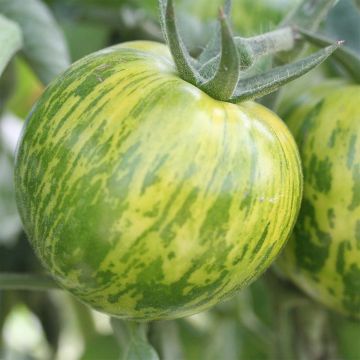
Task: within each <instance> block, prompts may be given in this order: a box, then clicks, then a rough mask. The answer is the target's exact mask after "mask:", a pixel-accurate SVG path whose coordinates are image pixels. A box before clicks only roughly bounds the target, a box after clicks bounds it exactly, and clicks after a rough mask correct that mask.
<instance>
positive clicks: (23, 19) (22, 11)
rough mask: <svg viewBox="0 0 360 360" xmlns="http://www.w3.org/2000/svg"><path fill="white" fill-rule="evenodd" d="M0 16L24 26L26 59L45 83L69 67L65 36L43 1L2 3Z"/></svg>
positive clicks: (5, 1)
mask: <svg viewBox="0 0 360 360" xmlns="http://www.w3.org/2000/svg"><path fill="white" fill-rule="evenodd" d="M0 13H3V14H4V15H5V16H6V17H8V18H9V19H11V20H13V21H15V22H16V23H18V25H19V26H20V27H21V30H22V32H23V37H24V47H23V51H24V54H25V57H26V58H27V60H28V61H29V63H30V65H31V67H32V68H33V69H34V71H35V73H36V74H37V76H38V77H39V78H40V80H41V81H42V82H43V83H44V84H47V83H49V82H50V81H51V80H52V79H53V78H54V77H55V76H56V75H58V74H59V73H61V72H62V71H63V70H64V69H66V68H67V67H68V66H69V64H70V57H69V52H68V49H67V45H66V42H65V39H64V36H63V34H62V32H61V31H60V29H59V28H58V26H57V24H56V21H55V19H54V17H53V16H52V14H51V12H50V11H49V9H48V8H47V6H46V5H45V4H43V3H42V2H41V1H40V0H27V1H23V0H0Z"/></svg>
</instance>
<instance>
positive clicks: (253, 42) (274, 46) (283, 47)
mask: <svg viewBox="0 0 360 360" xmlns="http://www.w3.org/2000/svg"><path fill="white" fill-rule="evenodd" d="M295 37H296V36H295V33H294V31H293V29H292V28H291V27H290V26H286V27H283V28H280V29H277V30H274V31H270V32H267V33H265V34H262V35H258V36H254V37H251V38H247V39H246V38H245V39H244V38H239V37H236V38H235V41H236V43H237V44H238V45H239V46H243V43H244V42H245V43H246V44H247V45H248V46H249V47H250V48H251V49H252V51H253V53H254V55H255V56H256V57H259V56H263V55H270V54H274V53H277V52H280V51H288V50H291V49H292V48H293V47H294V44H295Z"/></svg>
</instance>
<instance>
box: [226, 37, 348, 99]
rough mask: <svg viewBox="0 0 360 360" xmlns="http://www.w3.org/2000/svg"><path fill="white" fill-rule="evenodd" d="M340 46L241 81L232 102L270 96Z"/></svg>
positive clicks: (338, 44) (328, 48)
mask: <svg viewBox="0 0 360 360" xmlns="http://www.w3.org/2000/svg"><path fill="white" fill-rule="evenodd" d="M340 45H341V42H338V43H336V44H334V45H332V46H329V47H326V48H325V49H322V50H319V51H317V52H316V53H314V54H312V55H310V56H308V57H306V58H305V59H301V60H298V61H296V62H294V63H291V64H287V65H283V66H278V67H276V68H273V69H271V70H269V71H267V72H265V73H262V74H260V75H255V76H252V77H248V78H244V79H240V81H239V82H238V88H237V90H236V91H235V94H234V96H233V97H232V98H231V99H230V100H231V101H232V102H239V101H245V100H251V99H254V98H256V97H261V96H264V95H267V94H270V93H271V92H273V91H275V90H277V89H278V88H280V86H282V85H284V84H287V83H288V82H290V81H292V80H294V79H297V78H298V77H300V76H302V75H304V74H306V73H307V72H309V71H310V70H312V69H313V68H314V67H316V66H317V65H319V64H321V63H322V62H323V61H325V60H326V59H327V58H328V57H329V56H330V55H331V54H332V53H333V52H334V51H335V50H336V49H337V48H338V47H339V46H340Z"/></svg>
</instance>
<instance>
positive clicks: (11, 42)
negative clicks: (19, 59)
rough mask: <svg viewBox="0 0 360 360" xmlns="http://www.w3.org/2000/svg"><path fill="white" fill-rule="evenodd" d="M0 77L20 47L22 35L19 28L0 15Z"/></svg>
mask: <svg viewBox="0 0 360 360" xmlns="http://www.w3.org/2000/svg"><path fill="white" fill-rule="evenodd" d="M0 46H1V52H0V75H1V74H2V73H3V71H4V69H5V67H6V65H7V64H8V62H9V61H10V59H11V58H12V57H13V56H14V54H15V53H16V52H17V51H18V50H19V49H20V48H21V46H22V34H21V30H20V28H19V26H18V25H17V24H16V23H14V22H13V21H11V20H9V19H7V18H6V17H5V16H2V15H0Z"/></svg>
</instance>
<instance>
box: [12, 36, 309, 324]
mask: <svg viewBox="0 0 360 360" xmlns="http://www.w3.org/2000/svg"><path fill="white" fill-rule="evenodd" d="M15 183H16V194H17V202H18V207H19V211H20V214H21V218H22V221H23V224H24V227H25V229H26V232H27V234H28V236H29V238H30V241H31V243H32V245H33V247H34V249H35V251H36V253H37V255H38V256H39V258H40V259H41V261H42V263H43V264H44V266H45V267H46V269H47V270H48V271H49V272H50V273H51V274H52V275H53V276H54V278H55V279H56V280H57V281H58V282H59V284H60V285H61V286H63V287H64V288H65V289H68V290H69V291H70V292H71V293H73V294H74V295H75V296H77V297H78V298H79V299H81V300H82V301H84V302H85V303H87V304H89V305H91V306H92V307H94V308H95V309H98V310H99V311H102V312H105V313H107V314H110V315H113V316H118V317H123V318H131V319H137V320H150V319H161V318H166V319H169V318H176V317H180V316H186V315H190V314H193V313H195V312H199V311H202V310H205V309H208V308H209V307H211V306H213V305H215V304H217V303H218V302H220V301H221V300H224V299H226V298H228V297H230V296H231V295H233V294H234V293H235V292H236V291H237V290H239V289H241V288H242V287H244V286H245V285H247V284H248V283H250V281H252V280H254V279H255V278H256V277H257V276H259V275H260V274H261V273H262V272H263V271H264V270H265V269H266V268H267V267H268V266H269V265H270V264H271V263H272V261H273V260H274V258H275V257H276V256H277V254H278V253H279V251H280V249H281V248H282V247H283V245H284V243H285V241H286V240H287V238H288V236H289V234H290V232H291V230H292V227H293V225H294V222H295V218H296V215H297V212H298V209H299V206H300V201H301V193H302V177H301V167H300V161H299V157H298V152H297V149H296V145H295V142H294V141H293V138H292V136H291V134H290V132H289V131H288V129H287V128H286V127H285V125H284V124H283V123H282V121H281V120H280V119H279V118H278V117H277V116H276V115H275V114H273V113H272V112H270V111H269V110H268V109H266V108H264V107H263V106H261V105H259V104H256V103H254V102H246V103H242V104H239V105H236V104H231V103H226V102H221V101H217V100H215V99H213V98H211V97H209V96H208V95H207V94H205V93H204V92H202V91H201V90H199V89H198V88H196V87H194V86H193V85H191V84H189V83H187V82H185V81H183V80H182V79H181V78H180V77H179V76H178V74H177V71H176V69H175V65H174V63H173V60H172V58H171V56H170V54H169V51H168V49H167V47H166V46H164V45H162V44H158V43H153V42H145V41H142V42H131V43H123V44H121V45H118V46H114V47H111V48H108V49H105V50H102V51H99V52H97V53H94V54H91V55H89V56H87V57H85V58H83V59H81V60H79V61H78V62H76V63H75V64H74V65H72V66H71V67H70V68H69V69H68V70H67V71H66V72H65V73H64V74H63V75H61V76H60V77H58V78H57V79H56V80H55V81H54V82H53V83H52V84H51V85H50V86H49V87H48V88H47V90H46V91H45V93H44V94H43V96H42V97H41V98H40V100H39V101H38V103H37V104H36V106H35V108H34V109H33V111H32V113H31V114H30V116H29V118H28V120H27V124H26V127H25V129H24V131H23V136H22V139H21V141H20V145H19V148H18V153H17V160H16V170H15Z"/></svg>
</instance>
